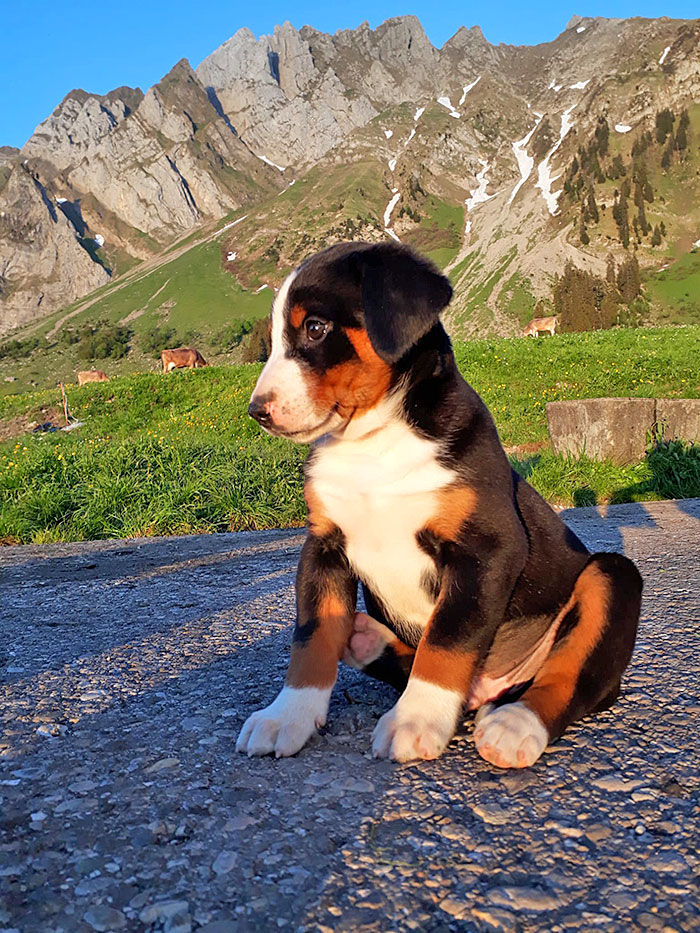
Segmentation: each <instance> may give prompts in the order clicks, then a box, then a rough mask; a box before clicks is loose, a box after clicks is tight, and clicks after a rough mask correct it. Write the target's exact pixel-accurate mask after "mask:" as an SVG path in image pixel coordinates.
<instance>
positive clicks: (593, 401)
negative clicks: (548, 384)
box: [546, 398, 700, 463]
mask: <svg viewBox="0 0 700 933" xmlns="http://www.w3.org/2000/svg"><path fill="white" fill-rule="evenodd" d="M546 409H547V425H548V427H549V436H550V438H551V440H552V447H553V448H554V451H555V453H558V454H564V455H566V454H570V455H571V456H574V457H578V456H580V455H581V454H586V455H587V456H588V457H592V458H593V459H597V460H605V459H606V458H607V457H609V458H610V459H611V460H614V461H616V462H617V463H630V462H632V461H633V460H641V459H642V458H643V457H644V454H645V452H646V449H647V444H648V435H649V433H650V432H653V431H655V430H660V431H661V433H662V436H663V437H664V439H665V440H672V439H675V438H680V439H681V440H685V441H694V442H700V399H693V398H680V399H663V398H660V399H653V398H585V399H573V400H568V401H564V402H547V405H546Z"/></svg>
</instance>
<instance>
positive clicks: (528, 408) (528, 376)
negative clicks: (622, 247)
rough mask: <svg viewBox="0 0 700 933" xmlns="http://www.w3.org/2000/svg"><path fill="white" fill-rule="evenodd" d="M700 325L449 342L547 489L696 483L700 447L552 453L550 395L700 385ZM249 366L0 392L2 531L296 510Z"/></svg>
mask: <svg viewBox="0 0 700 933" xmlns="http://www.w3.org/2000/svg"><path fill="white" fill-rule="evenodd" d="M699 341H700V328H698V327H695V328H690V327H688V328H664V329H655V330H644V331H639V330H616V331H608V332H604V333H601V332H599V333H591V334H582V335H567V336H557V337H555V338H551V339H541V340H538V341H534V340H529V341H523V340H491V341H479V342H474V343H458V344H457V345H456V355H457V359H458V362H459V366H460V369H461V371H462V372H463V373H464V375H465V376H466V378H467V379H468V380H469V381H470V382H471V383H472V385H474V386H475V387H476V388H477V390H478V391H479V392H480V393H481V394H482V395H483V397H484V399H485V401H486V402H487V404H488V405H489V407H490V408H491V411H492V413H493V415H494V418H495V420H496V424H497V426H498V428H499V431H500V433H501V437H502V439H503V442H504V443H505V444H506V445H508V446H509V448H510V449H511V453H512V456H513V459H514V462H515V463H516V465H517V468H518V469H519V470H520V471H521V472H522V473H523V474H524V475H526V476H527V477H528V479H529V480H530V482H532V483H533V485H534V486H535V487H536V488H538V489H539V490H540V492H542V493H543V494H544V495H545V496H547V497H548V498H549V499H550V500H551V501H553V502H558V503H562V504H573V503H576V504H588V503H592V502H596V501H598V502H605V501H629V500H635V499H645V498H665V497H670V496H684V495H686V496H687V495H700V451H698V449H697V448H683V447H682V445H676V446H674V447H673V448H672V449H666V450H662V451H661V452H659V451H656V452H654V453H653V454H652V455H650V457H649V458H647V459H646V460H644V461H642V462H640V463H638V464H632V465H629V466H626V467H618V466H614V465H612V464H610V463H602V464H601V463H593V462H590V461H587V460H585V459H582V460H568V459H565V458H561V457H555V456H554V455H553V454H552V453H551V451H550V450H549V449H548V444H547V426H546V416H545V410H544V405H545V403H546V402H547V401H550V400H553V399H561V398H585V397H594V396H598V395H631V396H657V397H658V396H671V397H674V396H675V397H698V396H700V362H699V356H698V354H697V352H696V349H697V346H698V343H699ZM259 370H260V367H259V366H228V367H211V368H209V369H204V370H198V371H194V372H183V373H174V374H171V375H168V376H162V375H157V374H143V375H139V376H125V377H122V378H118V379H115V380H114V381H112V382H110V383H108V384H93V385H89V386H86V387H84V388H82V389H77V388H76V387H71V388H69V392H68V394H69V401H70V406H71V410H72V412H73V414H74V415H75V417H77V418H79V419H80V420H81V421H83V422H84V424H83V426H82V427H81V428H79V429H78V430H76V431H74V432H71V433H61V432H55V433H50V434H32V433H26V428H27V423H28V422H30V421H39V422H42V421H46V420H48V419H50V418H55V419H56V420H58V418H57V416H58V405H59V400H60V397H59V395H58V393H57V392H56V391H55V390H44V391H40V392H33V393H27V394H23V395H17V396H14V397H6V398H4V399H1V400H0V437H5V438H6V440H4V441H3V442H0V540H3V541H5V542H29V541H36V542H41V541H52V540H75V539H80V538H104V537H112V536H130V535H148V534H171V533H184V532H194V531H220V530H227V529H234V530H235V529H243V528H268V527H276V526H281V525H294V524H300V523H302V522H303V521H304V515H305V511H304V504H303V499H302V495H301V489H302V476H301V464H302V461H303V458H304V455H305V449H304V448H303V447H299V446H296V445H292V444H291V443H289V442H286V441H282V440H278V439H274V438H270V437H268V436H266V435H264V434H262V432H261V431H260V430H259V428H258V427H257V425H256V424H255V423H254V422H253V421H252V420H251V419H250V418H249V417H248V416H247V413H246V409H247V404H248V399H249V397H250V392H251V390H252V387H253V385H254V383H255V379H256V378H257V374H258V372H259Z"/></svg>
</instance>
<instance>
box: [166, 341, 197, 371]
mask: <svg viewBox="0 0 700 933" xmlns="http://www.w3.org/2000/svg"><path fill="white" fill-rule="evenodd" d="M160 360H161V363H162V364H163V372H164V373H167V372H170V371H171V370H173V369H187V368H188V367H189V369H198V368H200V367H202V366H207V365H208V364H207V361H206V360H205V359H204V357H203V356H202V354H201V353H200V352H199V350H195V349H193V348H192V347H177V349H175V350H163V352H162V353H161V354H160Z"/></svg>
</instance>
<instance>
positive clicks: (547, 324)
mask: <svg viewBox="0 0 700 933" xmlns="http://www.w3.org/2000/svg"><path fill="white" fill-rule="evenodd" d="M558 323H559V322H558V321H557V319H556V317H533V319H532V320H531V321H530V323H529V324H528V325H527V327H526V328H525V330H524V331H523V337H537V336H538V335H539V332H540V331H547V332H548V333H550V334H551V335H552V337H553V336H554V332H555V331H556V329H557V324H558Z"/></svg>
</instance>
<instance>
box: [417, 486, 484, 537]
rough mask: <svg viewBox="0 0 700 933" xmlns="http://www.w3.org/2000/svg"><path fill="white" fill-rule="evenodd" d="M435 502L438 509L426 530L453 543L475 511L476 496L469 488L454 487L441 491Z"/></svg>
mask: <svg viewBox="0 0 700 933" xmlns="http://www.w3.org/2000/svg"><path fill="white" fill-rule="evenodd" d="M437 500H438V507H437V510H436V513H435V517H434V518H433V519H431V521H430V522H429V523H428V530H429V531H432V532H433V534H436V535H437V536H438V538H443V539H444V540H445V541H454V540H455V538H456V537H457V535H458V534H459V532H460V529H461V528H462V527H463V525H464V524H465V523H466V522H467V521H468V520H469V518H470V517H471V516H472V515H473V514H474V512H475V511H476V507H477V495H476V493H475V492H474V490H473V489H471V488H470V487H469V486H462V485H454V486H447V487H446V488H445V489H443V490H441V491H440V492H439V493H438V494H437Z"/></svg>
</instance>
